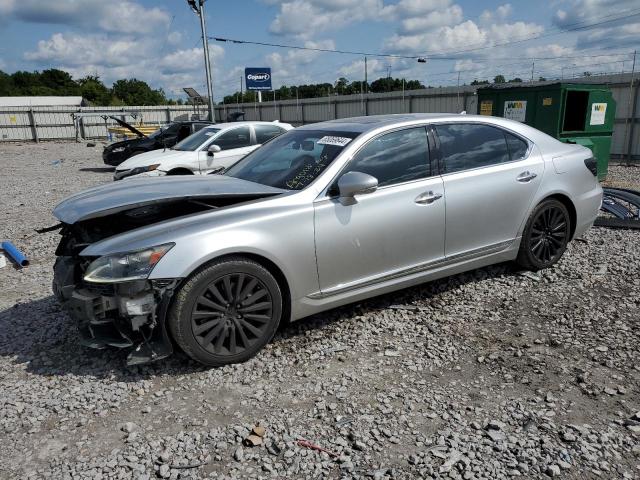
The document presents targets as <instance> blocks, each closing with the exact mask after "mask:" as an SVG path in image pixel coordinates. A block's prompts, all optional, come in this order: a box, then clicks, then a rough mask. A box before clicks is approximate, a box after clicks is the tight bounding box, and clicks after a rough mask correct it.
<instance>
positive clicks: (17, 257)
mask: <svg viewBox="0 0 640 480" xmlns="http://www.w3.org/2000/svg"><path fill="white" fill-rule="evenodd" d="M0 248H1V249H2V250H4V252H5V253H6V254H7V256H8V257H9V258H10V259H11V260H13V262H14V263H15V264H16V265H18V266H19V267H26V266H28V265H29V260H27V257H25V256H24V255H23V254H22V252H21V251H20V250H18V249H17V248H16V246H15V245H14V244H13V243H11V242H2V243H0Z"/></svg>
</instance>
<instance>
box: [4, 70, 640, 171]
mask: <svg viewBox="0 0 640 480" xmlns="http://www.w3.org/2000/svg"><path fill="white" fill-rule="evenodd" d="M565 81H571V82H589V83H605V84H607V85H608V86H609V87H610V88H611V90H612V92H613V96H614V98H615V100H616V102H617V108H616V119H615V126H614V132H613V142H612V148H611V152H612V157H613V158H614V159H615V158H626V159H632V160H634V161H636V162H637V161H638V160H640V128H637V125H636V124H637V123H639V118H640V116H639V115H640V114H639V111H640V105H639V103H640V99H639V98H638V97H639V95H638V89H639V88H640V87H639V83H640V82H639V81H638V78H636V79H635V80H634V83H633V87H630V83H631V75H630V74H617V75H608V76H600V77H583V78H574V79H569V80H565ZM266 96H268V95H265V97H266ZM200 108H201V110H200V112H199V113H200V114H203V113H204V111H203V110H202V107H200ZM238 110H242V111H244V112H245V120H266V121H272V120H280V121H282V122H287V123H291V124H293V125H296V126H297V125H303V124H307V123H314V122H320V121H324V120H331V119H335V118H345V117H353V116H359V115H376V114H387V113H410V112H425V113H429V112H443V113H458V112H461V111H466V112H468V113H476V111H477V96H476V87H473V86H463V87H460V88H458V87H444V88H429V89H424V90H410V91H405V92H390V93H378V94H367V95H333V96H329V97H324V98H311V99H304V100H300V101H296V100H284V101H280V100H278V99H276V100H265V101H263V102H262V103H245V104H227V105H218V106H216V107H215V119H216V121H224V120H225V119H226V117H227V114H229V113H231V112H234V111H238ZM94 111H109V113H112V114H113V115H116V116H122V118H123V119H125V116H124V114H125V113H127V112H138V113H139V114H140V116H139V117H138V118H141V119H142V121H143V122H144V123H146V124H157V125H162V124H164V123H167V122H170V121H172V120H174V119H176V117H182V118H184V117H187V118H188V117H190V116H191V115H193V114H194V113H198V112H197V111H195V110H194V107H192V106H187V105H183V106H146V107H96V108H92V107H82V108H79V109H77V108H60V107H34V108H29V107H13V108H10V109H9V108H3V109H0V142H2V141H41V140H68V139H75V138H76V134H79V135H80V136H81V137H83V138H105V137H106V136H107V129H106V127H107V126H111V125H114V124H115V122H113V120H111V119H109V120H107V121H103V120H102V119H100V118H93V117H92V118H85V119H81V120H80V121H79V122H78V130H79V132H78V131H76V126H75V125H74V122H73V118H72V114H73V113H78V112H94ZM129 120H130V119H129Z"/></svg>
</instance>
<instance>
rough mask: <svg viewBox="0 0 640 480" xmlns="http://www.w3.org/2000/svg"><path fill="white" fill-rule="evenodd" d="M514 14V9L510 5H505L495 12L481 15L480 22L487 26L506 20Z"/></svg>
mask: <svg viewBox="0 0 640 480" xmlns="http://www.w3.org/2000/svg"><path fill="white" fill-rule="evenodd" d="M512 12H513V7H512V6H511V4H510V3H505V4H504V5H500V6H499V7H498V8H496V9H495V11H493V12H492V11H490V10H485V11H483V12H482V14H481V15H480V22H481V23H483V24H487V23H490V22H493V21H500V20H506V19H507V17H509V16H511V13H512Z"/></svg>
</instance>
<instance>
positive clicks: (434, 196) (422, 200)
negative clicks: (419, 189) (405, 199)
mask: <svg viewBox="0 0 640 480" xmlns="http://www.w3.org/2000/svg"><path fill="white" fill-rule="evenodd" d="M440 198H442V194H441V193H433V192H432V191H431V190H430V191H428V192H424V193H421V194H420V195H418V196H417V197H416V199H415V202H416V203H419V204H420V205H427V204H429V203H433V202H435V201H436V200H438V199H440Z"/></svg>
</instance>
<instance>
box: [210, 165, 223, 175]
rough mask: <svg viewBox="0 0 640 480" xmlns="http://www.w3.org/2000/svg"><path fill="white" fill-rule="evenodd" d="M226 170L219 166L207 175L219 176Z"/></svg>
mask: <svg viewBox="0 0 640 480" xmlns="http://www.w3.org/2000/svg"><path fill="white" fill-rule="evenodd" d="M225 170H226V168H224V167H222V166H220V167H217V168H214V169H213V170H211V171H210V172H209V173H208V175H220V174H222V173H224V171H225Z"/></svg>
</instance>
